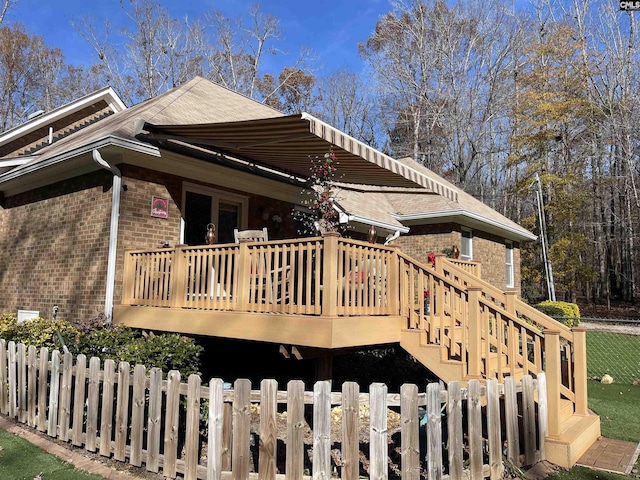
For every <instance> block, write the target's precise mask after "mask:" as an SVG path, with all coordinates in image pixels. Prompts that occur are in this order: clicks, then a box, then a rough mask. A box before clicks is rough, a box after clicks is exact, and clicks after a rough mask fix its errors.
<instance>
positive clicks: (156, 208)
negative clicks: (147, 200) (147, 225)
mask: <svg viewBox="0 0 640 480" xmlns="http://www.w3.org/2000/svg"><path fill="white" fill-rule="evenodd" d="M151 216H152V217H156V218H168V217H169V199H168V198H161V197H151Z"/></svg>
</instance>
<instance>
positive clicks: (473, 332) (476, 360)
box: [462, 287, 488, 379]
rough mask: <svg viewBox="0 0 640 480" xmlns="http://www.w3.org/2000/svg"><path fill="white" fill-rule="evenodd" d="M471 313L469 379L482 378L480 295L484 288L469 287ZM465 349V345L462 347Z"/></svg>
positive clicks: (468, 360) (468, 358)
mask: <svg viewBox="0 0 640 480" xmlns="http://www.w3.org/2000/svg"><path fill="white" fill-rule="evenodd" d="M467 292H468V302H467V304H468V311H469V316H468V318H469V320H468V321H469V343H468V352H469V353H468V357H467V362H468V377H469V378H470V379H474V378H475V379H480V378H481V362H482V348H481V346H482V325H481V324H480V321H481V315H480V295H481V293H482V287H467ZM487 341H488V340H487ZM462 348H464V345H463V346H462Z"/></svg>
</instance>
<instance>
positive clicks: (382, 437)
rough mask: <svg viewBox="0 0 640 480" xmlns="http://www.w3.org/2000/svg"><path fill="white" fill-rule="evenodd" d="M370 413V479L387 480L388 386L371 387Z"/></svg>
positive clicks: (372, 385)
mask: <svg viewBox="0 0 640 480" xmlns="http://www.w3.org/2000/svg"><path fill="white" fill-rule="evenodd" d="M369 412H370V415H369V421H370V424H369V454H370V464H369V467H370V476H369V478H371V479H372V480H374V479H375V480H386V479H387V478H388V470H387V469H388V466H387V455H388V453H387V449H388V446H387V386H386V385H385V384H384V383H372V384H371V385H370V387H369ZM429 478H431V477H429Z"/></svg>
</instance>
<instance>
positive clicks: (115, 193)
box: [93, 149, 122, 322]
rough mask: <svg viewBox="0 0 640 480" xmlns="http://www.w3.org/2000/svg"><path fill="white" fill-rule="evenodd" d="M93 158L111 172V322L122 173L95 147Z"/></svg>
mask: <svg viewBox="0 0 640 480" xmlns="http://www.w3.org/2000/svg"><path fill="white" fill-rule="evenodd" d="M93 159H94V160H95V161H96V163H97V164H98V165H100V166H101V167H102V168H104V169H105V170H109V171H110V172H112V173H113V188H112V191H111V225H110V227H109V253H108V256H107V288H106V292H105V298H104V314H105V315H106V317H107V321H108V322H111V319H112V314H113V295H114V289H115V283H116V255H117V251H118V249H117V247H118V219H119V217H120V191H121V189H122V174H121V173H120V170H119V169H118V167H116V166H115V165H111V164H109V163H108V162H107V161H106V160H104V159H103V158H102V155H100V152H99V151H98V150H97V149H94V150H93Z"/></svg>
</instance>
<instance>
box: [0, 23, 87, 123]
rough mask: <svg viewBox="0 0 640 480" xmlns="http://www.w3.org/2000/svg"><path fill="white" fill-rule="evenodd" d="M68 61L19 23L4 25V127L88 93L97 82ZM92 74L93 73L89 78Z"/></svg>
mask: <svg viewBox="0 0 640 480" xmlns="http://www.w3.org/2000/svg"><path fill="white" fill-rule="evenodd" d="M82 70H84V69H83V68H81V67H78V68H74V67H72V66H70V65H67V64H66V63H65V60H64V56H63V54H62V52H61V51H60V49H58V48H50V47H48V46H47V45H46V43H45V41H44V39H43V38H42V37H40V36H37V35H32V34H30V33H29V32H27V31H26V29H25V28H24V26H23V25H21V24H19V23H15V24H10V25H5V26H2V27H0V129H1V130H6V129H7V128H10V127H13V126H15V125H17V124H20V123H22V122H24V121H25V120H26V119H27V115H28V114H30V113H33V112H34V111H37V110H51V109H53V108H56V107H59V106H60V105H62V104H64V103H67V102H69V101H71V100H73V99H74V98H77V97H78V96H81V95H84V94H86V93H88V92H87V88H91V87H92V86H93V85H92V84H91V82H90V80H87V78H84V79H83V81H82V82H79V81H78V79H79V77H87V76H86V75H85V74H81V75H79V72H80V71H82ZM90 78H91V77H90V76H89V79H90Z"/></svg>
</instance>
